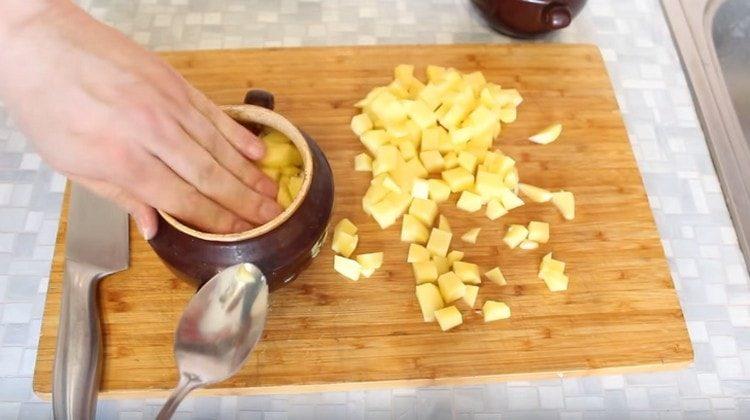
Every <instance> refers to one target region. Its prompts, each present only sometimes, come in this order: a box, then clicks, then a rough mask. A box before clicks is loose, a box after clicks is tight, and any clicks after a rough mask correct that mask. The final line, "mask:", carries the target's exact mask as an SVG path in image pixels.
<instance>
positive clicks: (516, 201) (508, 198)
mask: <svg viewBox="0 0 750 420" xmlns="http://www.w3.org/2000/svg"><path fill="white" fill-rule="evenodd" d="M500 203H502V205H503V207H504V208H505V210H513V209H515V208H516V207H521V206H523V205H524V202H523V200H521V199H520V198H519V197H518V196H517V195H515V194H514V193H513V191H511V190H508V189H506V190H504V191H502V192H501V193H500Z"/></svg>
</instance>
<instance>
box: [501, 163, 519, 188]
mask: <svg viewBox="0 0 750 420" xmlns="http://www.w3.org/2000/svg"><path fill="white" fill-rule="evenodd" d="M503 182H504V183H505V186H506V187H508V188H510V189H511V190H513V191H516V188H518V169H517V168H513V169H511V170H510V171H508V173H507V174H505V178H503Z"/></svg>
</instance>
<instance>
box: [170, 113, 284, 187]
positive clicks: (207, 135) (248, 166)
mask: <svg viewBox="0 0 750 420" xmlns="http://www.w3.org/2000/svg"><path fill="white" fill-rule="evenodd" d="M177 117H178V118H181V121H180V123H181V124H182V125H183V128H184V129H185V131H186V132H187V133H188V134H190V137H192V139H193V140H194V141H196V142H197V143H198V144H200V145H201V146H202V147H203V148H204V149H205V150H206V151H207V152H208V153H209V154H210V155H211V156H213V158H214V159H215V160H216V161H217V162H218V163H219V164H220V165H221V166H223V167H225V168H227V169H228V170H229V172H231V173H232V175H234V176H235V177H236V178H237V179H239V180H240V181H241V182H242V183H244V184H245V185H247V186H248V187H250V188H252V189H254V190H255V191H257V192H259V193H260V194H262V195H265V196H266V197H270V198H272V199H275V198H276V194H277V192H278V185H277V184H276V183H275V182H274V181H273V180H272V179H271V178H269V177H268V176H267V175H266V174H264V173H263V172H262V171H261V170H260V169H258V167H257V166H255V165H254V164H253V163H252V162H251V161H249V160H248V159H247V158H246V157H245V156H243V155H241V154H240V153H239V152H238V151H237V149H235V148H234V147H233V146H232V145H231V144H230V143H229V142H228V141H227V139H226V138H225V137H224V136H223V135H222V134H221V132H219V131H218V130H217V128H216V127H215V126H214V125H213V124H212V123H211V121H209V120H208V119H206V117H205V116H203V115H202V114H201V113H200V112H198V110H196V109H195V108H192V107H190V109H188V110H187V111H186V112H182V113H181V114H180V115H178V116H177Z"/></svg>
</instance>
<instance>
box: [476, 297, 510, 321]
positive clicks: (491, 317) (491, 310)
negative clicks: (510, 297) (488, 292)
mask: <svg viewBox="0 0 750 420" xmlns="http://www.w3.org/2000/svg"><path fill="white" fill-rule="evenodd" d="M482 314H483V315H484V322H492V321H498V320H500V319H508V318H510V308H509V307H508V305H506V304H505V303H503V302H496V301H494V300H488V301H485V302H484V305H482Z"/></svg>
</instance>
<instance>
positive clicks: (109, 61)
mask: <svg viewBox="0 0 750 420" xmlns="http://www.w3.org/2000/svg"><path fill="white" fill-rule="evenodd" d="M3 3H4V6H3V5H0V21H2V22H0V41H2V42H0V44H1V45H3V48H2V51H0V62H2V63H3V66H2V68H0V97H2V99H3V101H4V103H5V105H6V107H7V108H8V110H9V113H10V115H11V117H12V118H13V120H14V121H15V122H16V124H17V125H18V126H19V128H20V129H21V131H23V132H24V133H25V134H26V135H27V136H28V138H29V139H30V140H31V141H32V142H33V143H34V145H35V146H36V150H37V151H38V152H39V154H40V156H42V158H43V159H44V160H46V161H47V162H48V163H49V164H50V165H51V166H52V167H53V168H55V169H56V170H58V171H60V172H61V173H63V174H64V175H66V176H68V178H70V179H71V180H73V181H76V182H79V183H80V184H82V185H84V186H85V187H88V188H89V189H91V190H93V191H94V192H96V193H98V194H100V195H103V196H105V197H108V198H110V199H112V200H113V201H115V202H117V203H118V204H119V205H121V206H122V207H123V208H125V209H126V210H127V211H128V212H130V214H131V215H132V216H133V217H134V218H135V220H136V222H137V224H138V226H139V229H140V230H141V232H142V233H143V235H144V237H146V238H147V239H148V238H151V237H153V235H154V234H155V233H156V229H157V225H158V224H157V216H156V211H155V210H154V208H158V209H161V210H163V211H166V212H167V213H169V214H171V215H173V216H175V217H176V218H178V219H180V220H182V221H184V222H186V223H188V224H190V225H192V226H194V227H196V228H198V229H200V230H204V231H207V232H213V233H230V232H238V231H242V230H246V229H249V228H251V227H252V226H253V225H259V224H263V223H265V222H267V221H269V220H270V219H272V218H273V217H274V216H276V215H277V214H279V213H280V212H281V210H282V209H281V207H280V206H279V205H278V204H277V203H276V201H275V196H276V192H277V188H278V187H277V185H276V183H275V182H274V181H272V180H271V179H270V178H268V177H267V176H266V175H265V174H264V173H263V172H261V171H260V170H259V169H258V168H257V167H256V166H255V165H254V164H253V163H252V162H251V161H250V160H249V159H253V160H257V159H260V158H261V157H262V156H263V154H264V152H265V150H264V147H263V143H262V142H261V141H260V140H259V139H258V138H257V137H256V136H254V135H253V134H252V133H250V132H249V131H248V130H246V129H245V128H244V127H242V126H241V125H239V124H238V123H236V122H234V121H233V120H232V119H231V118H229V117H228V116H227V115H226V114H224V113H223V112H222V111H221V110H220V109H219V108H218V107H217V106H216V105H214V104H213V103H212V102H211V101H210V100H209V99H207V98H206V97H205V96H204V95H203V94H201V93H200V92H199V91H198V90H196V89H195V88H193V87H192V86H190V85H189V84H188V83H187V82H186V81H185V80H184V79H183V78H182V77H181V76H180V75H179V74H177V73H176V72H175V71H174V70H173V69H172V68H171V67H169V65H167V64H166V63H165V62H164V61H162V60H161V59H160V58H159V57H158V56H156V55H155V54H153V53H150V52H148V51H146V50H144V49H143V48H141V47H139V46H138V45H137V44H135V43H134V42H132V41H130V40H129V39H127V38H126V37H125V36H123V35H122V34H120V33H119V32H117V31H116V30H114V29H112V28H110V27H108V26H106V25H104V24H101V23H99V22H97V21H96V20H95V19H93V18H91V17H90V16H88V15H87V14H86V13H85V12H83V11H82V10H81V9H79V8H78V7H77V6H75V5H74V4H73V3H70V2H68V1H54V2H46V1H37V2H34V1H28V0H7V2H6V0H4V1H3ZM14 3H16V7H17V8H16V9H15V11H18V10H21V9H25V10H24V11H26V12H28V13H25V14H22V16H14V19H10V18H9V16H13V14H9V13H8V11H7V10H2V9H3V8H4V7H5V8H7V7H8V6H10V9H13V7H14ZM21 3H24V6H21ZM30 3H32V4H33V3H37V5H39V4H43V7H38V8H36V9H34V8H33V7H29V6H28V5H29V4H30Z"/></svg>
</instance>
